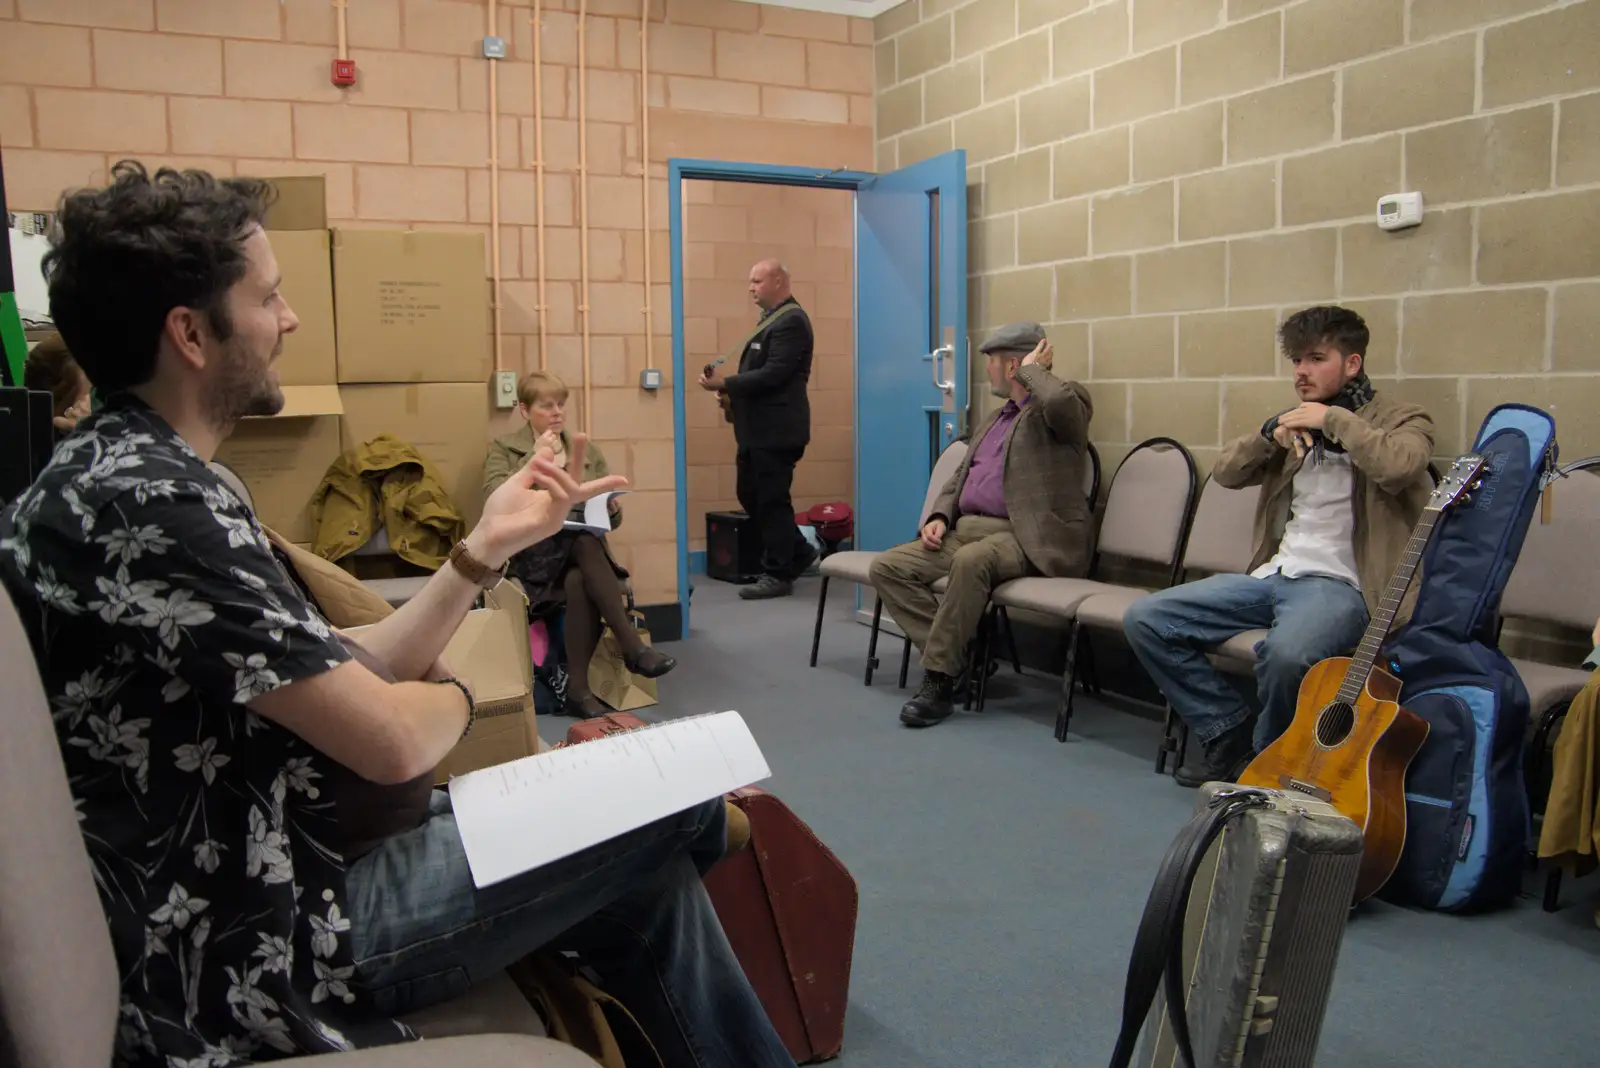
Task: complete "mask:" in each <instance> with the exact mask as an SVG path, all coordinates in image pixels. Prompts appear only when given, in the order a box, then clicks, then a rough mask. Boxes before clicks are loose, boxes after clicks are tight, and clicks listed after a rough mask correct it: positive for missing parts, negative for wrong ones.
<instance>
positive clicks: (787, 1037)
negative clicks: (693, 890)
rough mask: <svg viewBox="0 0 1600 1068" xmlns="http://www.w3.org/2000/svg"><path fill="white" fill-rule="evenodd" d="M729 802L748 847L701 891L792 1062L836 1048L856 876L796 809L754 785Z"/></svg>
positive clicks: (840, 1042)
mask: <svg viewBox="0 0 1600 1068" xmlns="http://www.w3.org/2000/svg"><path fill="white" fill-rule="evenodd" d="M728 800H729V801H730V802H731V803H732V804H734V805H737V806H738V807H739V808H740V809H742V810H743V811H744V814H745V815H746V816H748V817H749V818H750V845H749V847H748V848H746V849H744V850H743V851H741V852H739V853H735V854H734V855H733V856H731V857H729V858H728V859H727V860H724V861H723V862H722V863H720V864H718V865H717V866H716V867H715V868H712V869H711V871H710V872H708V873H707V874H706V878H705V884H706V890H707V892H708V893H709V894H710V895H711V903H712V904H713V905H714V906H715V907H716V910H717V916H718V918H720V919H721V920H722V929H723V930H724V931H726V932H727V935H728V942H729V943H730V944H731V945H732V946H733V952H734V953H735V955H737V956H738V958H739V963H740V964H741V965H743V966H744V974H745V976H746V977H747V978H748V979H749V980H750V985H751V986H752V987H754V988H755V992H756V996H757V997H759V998H760V999H761V1004H762V1005H763V1006H765V1008H766V1010H767V1016H768V1018H770V1019H771V1020H772V1026H773V1027H774V1028H776V1029H777V1032H778V1037H780V1038H781V1039H783V1044H784V1046H785V1047H786V1048H787V1049H788V1050H789V1055H790V1056H792V1057H793V1058H794V1059H795V1061H796V1062H797V1063H799V1064H810V1063H813V1062H815V1061H825V1060H829V1059H830V1058H833V1057H837V1056H838V1055H839V1051H840V1049H841V1048H842V1047H843V1046H844V1013H845V1003H846V1002H847V1001H848V999H849V993H850V955H851V953H852V951H853V950H854V949H855V939H856V902H857V897H858V895H857V892H856V881H855V879H854V878H852V877H851V875H850V873H849V872H848V871H846V870H845V867H844V865H843V864H841V863H839V858H838V857H835V856H834V855H833V853H832V852H830V851H829V849H828V847H827V846H825V845H823V844H822V843H821V842H820V841H818V840H817V836H816V835H814V834H812V833H811V828H809V827H807V826H806V825H805V824H804V823H803V822H802V821H801V820H800V818H799V817H798V816H796V815H795V814H794V813H793V812H791V811H789V807H788V806H787V805H785V804H784V803H783V802H782V801H780V800H778V799H777V798H776V797H774V796H773V795H772V794H769V793H767V792H766V791H765V790H763V789H761V788H760V787H756V786H750V787H746V788H745V789H743V790H735V791H734V792H733V793H731V794H729V795H728Z"/></svg>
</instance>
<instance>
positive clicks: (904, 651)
mask: <svg viewBox="0 0 1600 1068" xmlns="http://www.w3.org/2000/svg"><path fill="white" fill-rule="evenodd" d="M910 670H911V639H910V638H907V639H906V640H905V645H903V646H902V647H901V649H900V688H901V689H902V690H903V689H905V688H906V672H908V671H910Z"/></svg>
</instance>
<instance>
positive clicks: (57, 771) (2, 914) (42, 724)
mask: <svg viewBox="0 0 1600 1068" xmlns="http://www.w3.org/2000/svg"><path fill="white" fill-rule="evenodd" d="M0 677H3V678H4V679H5V680H6V692H7V693H8V694H9V695H10V696H9V697H8V698H7V699H6V701H5V715H4V725H3V730H0V734H3V736H4V738H5V744H4V745H0V1032H3V1033H4V1036H5V1038H4V1040H3V1041H0V1047H4V1048H5V1052H4V1054H3V1055H0V1060H4V1061H7V1062H8V1063H9V1058H10V1057H15V1058H16V1062H15V1063H17V1064H19V1065H25V1066H26V1068H82V1066H84V1065H104V1064H110V1063H111V1043H112V1037H113V1035H114V1034H115V1028H116V1024H117V1005H118V1001H119V997H118V993H117V965H116V958H115V957H114V956H113V955H112V951H111V934H110V929H109V928H108V926H107V925H106V917H105V913H104V911H103V910H102V909H101V907H100V898H99V896H98V894H97V893H96V891H95V882H94V876H93V875H92V874H90V870H89V856H88V854H87V853H86V852H85V850H84V847H83V835H82V834H81V833H80V832H79V830H78V818H77V810H76V809H75V808H74V806H73V803H72V795H71V793H70V792H69V791H68V789H67V775H66V771H65V769H64V768H63V766H62V763H61V751H60V749H59V743H58V742H57V741H56V732H55V728H54V727H53V726H52V724H51V720H50V709H49V707H48V706H47V705H46V703H45V697H44V690H43V688H42V686H41V685H40V682H39V672H38V669H37V668H36V667H35V666H34V661H33V648H32V646H30V645H29V644H28V639H27V636H26V634H25V633H24V632H23V629H22V621H21V620H20V619H18V618H17V611H16V608H15V607H14V606H13V605H12V603H11V598H10V597H9V596H7V595H6V593H5V591H4V590H3V589H0Z"/></svg>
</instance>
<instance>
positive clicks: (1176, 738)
mask: <svg viewBox="0 0 1600 1068" xmlns="http://www.w3.org/2000/svg"><path fill="white" fill-rule="evenodd" d="M1188 749H1189V725H1188V724H1187V723H1185V722H1184V721H1183V720H1181V719H1179V718H1178V716H1177V714H1176V713H1175V712H1173V711H1172V706H1171V705H1170V704H1169V705H1167V714H1166V716H1165V717H1164V718H1163V719H1162V722H1161V744H1160V746H1159V748H1157V749H1156V774H1157V775H1164V774H1166V771H1167V756H1168V754H1171V756H1172V757H1173V764H1172V769H1173V771H1177V769H1178V768H1181V767H1183V758H1184V756H1185V754H1186V753H1187V752H1188Z"/></svg>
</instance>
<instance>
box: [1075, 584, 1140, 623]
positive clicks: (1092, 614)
mask: <svg viewBox="0 0 1600 1068" xmlns="http://www.w3.org/2000/svg"><path fill="white" fill-rule="evenodd" d="M1149 595H1150V591H1149V590H1141V589H1139V588H1138V587H1137V586H1121V587H1118V588H1116V589H1114V590H1111V591H1108V592H1106V593H1097V594H1094V595H1093V596H1091V597H1089V598H1087V599H1086V600H1085V601H1084V602H1083V603H1082V604H1080V605H1079V606H1078V622H1079V623H1082V624H1083V625H1084V626H1086V627H1099V628H1101V629H1103V630H1117V631H1120V630H1121V629H1122V617H1123V615H1124V614H1125V613H1126V612H1127V611H1128V609H1129V608H1130V607H1132V605H1133V603H1134V602H1135V601H1140V600H1143V599H1144V598H1146V597H1148V596H1149Z"/></svg>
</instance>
